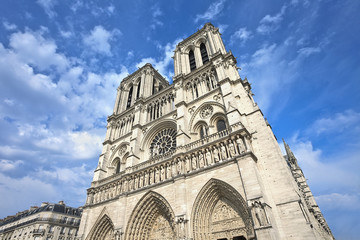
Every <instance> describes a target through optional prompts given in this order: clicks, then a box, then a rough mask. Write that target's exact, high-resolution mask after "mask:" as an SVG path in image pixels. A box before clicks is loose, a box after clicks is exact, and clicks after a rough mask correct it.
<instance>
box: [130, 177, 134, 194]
mask: <svg viewBox="0 0 360 240" xmlns="http://www.w3.org/2000/svg"><path fill="white" fill-rule="evenodd" d="M132 190H133V178H132V177H130V179H129V191H132Z"/></svg>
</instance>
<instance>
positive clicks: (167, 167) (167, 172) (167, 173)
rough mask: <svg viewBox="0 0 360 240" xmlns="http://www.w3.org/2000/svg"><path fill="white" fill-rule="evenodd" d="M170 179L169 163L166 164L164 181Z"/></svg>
mask: <svg viewBox="0 0 360 240" xmlns="http://www.w3.org/2000/svg"><path fill="white" fill-rule="evenodd" d="M168 178H171V166H170V163H167V164H166V179H168Z"/></svg>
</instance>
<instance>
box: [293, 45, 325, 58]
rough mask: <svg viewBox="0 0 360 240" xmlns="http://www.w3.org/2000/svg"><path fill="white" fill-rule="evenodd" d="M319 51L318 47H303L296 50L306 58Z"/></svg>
mask: <svg viewBox="0 0 360 240" xmlns="http://www.w3.org/2000/svg"><path fill="white" fill-rule="evenodd" d="M320 51H321V49H320V47H304V48H300V49H299V50H298V53H299V54H301V55H304V56H306V57H308V56H310V55H311V54H314V53H319V52H320Z"/></svg>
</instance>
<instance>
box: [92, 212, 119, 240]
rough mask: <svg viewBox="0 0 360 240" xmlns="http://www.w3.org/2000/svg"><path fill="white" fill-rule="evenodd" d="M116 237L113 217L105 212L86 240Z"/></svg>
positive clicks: (104, 239) (102, 239) (108, 239)
mask: <svg viewBox="0 0 360 240" xmlns="http://www.w3.org/2000/svg"><path fill="white" fill-rule="evenodd" d="M114 237H115V234H114V224H113V223H112V221H111V219H110V218H109V217H108V216H107V215H106V214H104V215H103V216H102V217H100V219H99V220H98V221H97V222H96V223H95V224H94V227H93V229H92V230H91V231H90V233H89V235H88V237H87V238H86V240H113V239H114Z"/></svg>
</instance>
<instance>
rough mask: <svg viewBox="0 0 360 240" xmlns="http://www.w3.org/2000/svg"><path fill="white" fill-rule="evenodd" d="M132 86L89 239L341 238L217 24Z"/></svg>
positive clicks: (119, 115) (110, 146)
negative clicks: (167, 75) (167, 69)
mask: <svg viewBox="0 0 360 240" xmlns="http://www.w3.org/2000/svg"><path fill="white" fill-rule="evenodd" d="M173 58H174V68H175V69H174V70H175V71H174V73H175V76H174V77H173V83H172V84H171V85H169V83H168V82H167V81H166V80H165V79H164V78H163V77H162V76H161V75H160V74H159V73H158V72H157V71H156V70H155V69H154V68H153V67H152V66H151V65H150V64H146V65H145V66H143V67H142V68H140V69H138V70H137V71H136V72H134V73H133V74H131V75H129V76H127V77H126V78H125V79H123V81H122V82H121V83H120V86H119V87H118V91H117V97H116V102H115V106H114V112H113V114H112V115H111V116H109V117H108V125H107V133H106V139H105V141H104V143H103V150H102V154H101V155H100V158H99V163H98V166H97V168H96V170H95V173H94V178H93V182H92V183H91V187H90V188H89V189H88V193H87V195H88V196H87V201H86V204H85V206H84V209H83V215H82V219H81V224H80V228H79V234H78V237H79V239H84V240H85V239H86V240H90V239H91V240H92V239H101V240H103V239H106V240H107V239H116V240H120V239H121V240H135V239H137V240H142V239H149V240H150V239H151V240H155V239H157V240H159V239H163V240H165V239H194V240H197V239H217V240H219V239H220V240H225V239H229V240H230V239H231V240H244V239H258V240H262V239H333V236H332V234H331V231H330V229H329V227H328V225H327V224H326V222H325V220H324V218H323V216H322V214H321V212H320V210H319V208H318V206H317V204H316V202H315V200H314V197H313V196H312V194H311V191H310V189H309V187H308V185H307V184H306V180H305V178H304V175H303V173H302V171H301V169H300V167H299V166H298V164H297V161H296V158H295V157H294V155H293V154H292V152H291V150H290V148H289V147H288V146H287V145H286V144H285V146H286V150H287V155H286V156H285V157H284V156H283V154H282V153H281V150H280V148H279V146H278V143H277V140H276V138H275V136H274V134H273V132H272V130H271V127H270V125H269V124H268V123H267V121H266V120H265V119H264V117H263V114H262V112H261V110H260V109H259V107H258V106H257V104H256V103H255V102H254V99H253V97H252V92H251V86H250V84H249V82H248V81H247V79H246V78H245V79H242V78H241V77H240V75H239V73H238V67H237V65H236V59H235V57H234V56H233V55H232V53H231V52H230V51H227V50H226V49H225V46H224V44H223V41H222V39H221V34H220V33H219V29H218V28H215V27H214V26H213V25H212V24H210V23H208V24H205V26H204V27H203V28H202V29H200V30H198V31H197V32H196V33H194V34H193V35H191V36H190V37H188V38H187V39H185V40H183V41H182V42H180V43H179V44H178V45H177V46H176V49H175V51H174V57H173Z"/></svg>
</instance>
